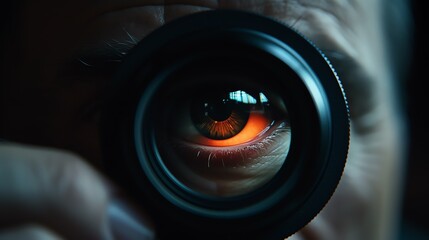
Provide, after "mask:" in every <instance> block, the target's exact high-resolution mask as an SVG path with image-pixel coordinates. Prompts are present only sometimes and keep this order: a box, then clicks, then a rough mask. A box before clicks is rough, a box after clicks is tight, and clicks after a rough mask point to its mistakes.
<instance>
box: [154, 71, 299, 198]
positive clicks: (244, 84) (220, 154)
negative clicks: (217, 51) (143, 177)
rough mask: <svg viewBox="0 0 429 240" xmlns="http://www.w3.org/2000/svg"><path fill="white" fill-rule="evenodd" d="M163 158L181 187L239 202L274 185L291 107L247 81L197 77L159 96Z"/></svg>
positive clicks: (158, 129)
mask: <svg viewBox="0 0 429 240" xmlns="http://www.w3.org/2000/svg"><path fill="white" fill-rule="evenodd" d="M158 96H159V97H158V99H159V101H157V104H158V107H157V109H159V110H160V112H158V113H157V114H159V117H158V118H157V119H158V120H157V121H158V122H157V124H156V126H157V127H156V129H155V137H156V145H157V148H158V151H159V155H160V158H161V159H162V160H161V161H162V162H163V164H164V165H165V166H166V168H167V169H168V171H169V172H170V173H171V174H170V176H172V177H173V178H174V181H176V182H177V183H179V184H180V185H182V186H183V187H184V188H186V189H188V190H191V191H194V192H198V193H202V194H207V195H210V196H216V197H228V196H237V195H242V194H245V193H249V192H251V191H253V190H255V189H258V188H259V187H261V186H262V185H264V184H266V183H267V182H268V181H269V180H270V179H272V178H273V177H274V176H275V175H276V173H277V172H278V171H279V169H280V168H281V166H282V165H283V163H284V162H285V159H286V157H287V154H288V151H289V146H290V142H291V131H290V121H289V116H288V112H287V109H286V106H285V105H286V104H285V103H284V101H283V100H282V98H281V97H280V95H279V94H277V93H276V92H275V91H273V89H267V88H266V87H263V84H260V83H259V81H256V80H255V79H252V77H250V76H239V75H234V74H231V73H228V74H215V73H211V74H209V75H206V76H204V75H203V76H202V75H199V76H192V77H189V79H187V80H183V79H182V80H181V81H178V83H177V84H171V83H170V84H168V86H166V87H164V88H163V91H160V95H158Z"/></svg>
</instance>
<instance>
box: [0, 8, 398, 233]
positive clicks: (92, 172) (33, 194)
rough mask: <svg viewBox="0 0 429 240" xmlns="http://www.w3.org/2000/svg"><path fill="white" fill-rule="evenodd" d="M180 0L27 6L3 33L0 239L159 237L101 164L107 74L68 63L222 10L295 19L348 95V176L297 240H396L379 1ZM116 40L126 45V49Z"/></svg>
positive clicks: (392, 104) (392, 134)
mask: <svg viewBox="0 0 429 240" xmlns="http://www.w3.org/2000/svg"><path fill="white" fill-rule="evenodd" d="M164 2H165V3H164ZM177 2H179V1H167V0H166V1H144V0H142V1H137V0H127V1H113V0H110V1H83V0H77V1H67V2H64V3H61V4H58V1H51V0H43V1H31V2H28V3H25V4H24V5H23V8H22V9H21V13H20V14H19V24H20V25H19V26H20V31H19V33H18V34H17V35H13V36H8V38H7V40H8V41H11V42H14V44H11V45H10V47H8V48H7V49H6V56H7V59H8V58H9V59H14V60H16V61H9V62H5V63H4V71H5V72H4V74H5V76H8V77H9V78H10V79H13V81H12V80H11V81H4V83H3V88H2V96H1V97H2V98H3V99H2V100H3V101H2V102H3V105H2V106H1V112H2V118H3V119H2V120H3V129H2V138H5V139H8V140H10V142H7V143H1V144H0V212H2V214H1V215H0V239H27V238H31V239H75V238H76V239H113V238H118V237H122V239H133V238H135V237H137V236H138V237H140V238H142V239H150V238H151V237H153V235H154V233H153V232H151V229H152V226H151V224H150V220H148V219H149V218H150V216H146V215H145V214H144V212H142V211H141V209H139V210H136V209H134V208H133V203H132V201H131V200H129V199H125V198H124V197H123V196H122V195H121V193H120V189H119V188H118V187H116V186H114V184H112V183H110V182H109V180H108V179H107V178H106V177H105V176H103V173H102V169H101V168H100V161H101V157H100V144H99V136H98V119H97V112H96V111H95V113H94V112H93V111H92V110H91V109H93V107H94V106H96V105H97V104H98V102H99V101H100V99H101V98H102V96H103V93H104V92H103V90H104V89H105V83H106V82H107V81H108V79H109V77H110V76H111V75H110V72H108V71H107V72H103V71H101V72H96V73H95V74H88V73H84V72H81V71H77V70H76V69H75V68H73V67H72V66H71V65H70V62H71V61H72V60H73V59H76V58H77V59H81V60H84V59H82V58H80V56H82V54H85V53H87V52H91V51H94V49H106V46H108V47H107V48H108V49H109V45H111V46H110V51H111V50H112V48H113V49H114V50H116V51H117V52H122V50H124V51H126V50H127V49H129V48H130V47H132V46H133V44H134V43H135V42H137V41H138V40H140V39H142V38H144V37H145V36H146V35H147V34H149V33H150V32H151V31H152V30H154V29H156V28H158V27H160V26H162V25H163V24H164V23H166V22H168V21H170V20H172V19H175V18H177V17H180V16H184V15H186V14H190V13H193V12H197V11H204V10H210V9H217V8H219V9H224V8H232V9H242V10H246V11H252V12H256V13H259V14H263V15H266V16H270V17H273V18H276V19H278V20H280V21H281V22H283V23H284V24H286V25H292V26H293V27H294V28H296V29H297V30H298V31H300V32H301V33H302V34H304V35H305V36H306V37H307V38H309V39H310V40H311V41H313V42H314V43H315V44H316V45H317V46H318V47H319V48H321V49H322V51H324V52H325V53H326V55H327V56H328V58H330V60H331V61H332V63H333V65H334V67H335V68H336V69H337V71H338V73H339V75H340V76H341V79H342V81H343V84H344V87H345V91H346V93H347V95H348V99H349V104H350V111H351V126H352V128H351V140H350V153H349V158H348V163H347V166H346V169H345V171H344V176H343V178H342V180H341V182H340V184H339V187H338V189H337V191H336V193H335V194H334V195H333V197H332V199H331V201H330V202H329V203H328V204H327V206H326V207H325V208H324V209H323V210H322V212H321V213H320V214H319V215H318V216H317V217H316V218H315V219H313V221H312V222H311V223H309V224H308V225H307V226H306V227H305V228H303V229H302V230H301V231H299V232H298V233H297V234H295V235H293V236H292V237H291V239H392V238H394V237H395V235H394V233H395V232H394V231H393V228H394V227H395V224H396V222H395V221H396V219H397V205H398V203H399V200H398V199H399V194H400V189H399V188H398V187H397V186H398V185H399V186H400V185H401V180H402V179H401V176H402V170H401V167H402V164H403V160H404V158H403V156H404V150H405V147H406V146H405V143H404V140H403V139H404V138H405V137H406V135H405V125H404V122H403V120H404V117H403V115H402V112H401V109H400V108H398V107H397V103H398V96H397V94H396V92H395V89H394V86H395V84H393V83H394V82H395V81H397V76H396V75H395V73H394V72H393V70H392V69H393V65H392V63H391V62H390V60H389V56H390V55H389V54H390V53H389V52H387V48H386V44H387V43H388V41H387V37H386V36H385V35H384V31H383V29H384V27H385V25H383V22H382V20H381V17H380V16H381V15H382V14H381V13H382V12H383V11H385V10H384V8H383V7H382V5H381V3H382V1H360V0H359V1H358V0H349V1H339V0H329V1H328V0H327V1H311V0H308V1H307V0H301V1H298V0H284V1H279V0H277V1H276V0H271V1H269V0H266V1H263V0H250V1H239V0H230V1H223V0H220V1H196V0H195V1H185V2H186V4H176V3H177ZM164 4H165V5H164ZM77 13H79V14H77ZM117 41H119V42H122V43H128V44H125V47H124V49H122V48H120V47H118V46H117V45H115V42H117ZM121 46H123V45H121ZM118 54H119V55H123V54H122V53H118ZM30 199H31V201H30ZM71 200H72V201H71ZM76 209H78V210H76ZM4 213H5V214H4ZM58 219H61V221H58ZM131 223H136V224H131ZM133 234H134V235H133ZM13 237H15V238H13Z"/></svg>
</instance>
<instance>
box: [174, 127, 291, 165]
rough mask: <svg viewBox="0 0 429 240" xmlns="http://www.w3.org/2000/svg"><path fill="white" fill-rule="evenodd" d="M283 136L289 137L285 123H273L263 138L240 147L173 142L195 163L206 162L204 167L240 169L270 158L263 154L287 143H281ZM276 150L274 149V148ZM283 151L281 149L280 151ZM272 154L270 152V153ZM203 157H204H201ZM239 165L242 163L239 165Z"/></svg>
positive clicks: (288, 130)
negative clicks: (190, 156) (269, 149)
mask: <svg viewBox="0 0 429 240" xmlns="http://www.w3.org/2000/svg"><path fill="white" fill-rule="evenodd" d="M285 135H289V136H290V126H289V123H287V122H280V123H275V124H274V125H273V126H272V127H271V129H270V130H268V132H266V133H265V134H264V135H263V136H261V137H259V138H258V139H255V140H253V141H251V142H249V143H246V144H242V146H231V147H210V146H203V145H198V144H196V143H189V142H185V141H183V140H175V142H176V143H179V144H180V148H182V150H183V151H188V152H189V151H191V152H192V153H194V154H193V155H194V157H195V160H196V161H200V160H199V159H204V160H205V161H207V164H206V166H207V167H211V166H213V164H216V165H219V166H220V165H222V166H223V167H226V166H227V165H231V166H229V167H232V168H236V167H242V168H246V167H247V163H245V162H244V161H247V162H250V161H252V160H254V159H260V158H261V157H263V156H267V155H268V156H270V157H272V156H273V155H272V154H267V152H264V151H266V150H267V148H272V147H273V146H277V148H279V147H278V145H279V144H282V143H283V144H284V143H287V144H289V142H283V141H282V140H283V137H284V136H285ZM275 150H276V148H275ZM282 151H283V149H282ZM271 152H272V151H271ZM203 156H204V157H203ZM226 158H229V159H238V158H240V159H242V161H241V162H240V161H224V159H226ZM240 163H244V164H241V165H240ZM264 163H265V162H262V161H256V162H255V163H253V164H252V165H250V166H256V165H260V164H264Z"/></svg>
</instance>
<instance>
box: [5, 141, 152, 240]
mask: <svg viewBox="0 0 429 240" xmlns="http://www.w3.org/2000/svg"><path fill="white" fill-rule="evenodd" d="M115 194H118V191H117V190H115V188H114V187H113V186H112V185H111V183H109V182H108V181H106V179H104V178H103V177H102V176H101V175H100V174H99V173H97V172H96V171H95V170H94V169H93V168H92V167H91V166H89V164H88V163H87V162H86V161H85V160H83V159H82V158H81V157H79V156H77V155H75V154H73V153H70V152H67V151H60V150H56V149H51V148H41V147H34V146H26V145H20V144H12V143H1V144H0V196H1V197H0V212H1V213H2V214H1V215H0V226H1V228H0V239H8V240H9V239H94V240H95V239H103V240H105V239H153V236H154V235H153V232H152V230H151V227H150V223H149V222H147V220H146V219H143V218H142V217H141V216H139V215H138V211H137V210H136V208H132V207H131V204H130V203H129V202H128V201H125V199H124V198H119V197H118V196H115Z"/></svg>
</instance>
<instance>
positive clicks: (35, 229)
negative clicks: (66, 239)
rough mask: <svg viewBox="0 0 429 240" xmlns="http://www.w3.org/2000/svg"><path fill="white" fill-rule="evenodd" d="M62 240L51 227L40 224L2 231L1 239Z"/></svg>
mask: <svg viewBox="0 0 429 240" xmlns="http://www.w3.org/2000/svg"><path fill="white" fill-rule="evenodd" d="M27 239H31V240H61V239H63V238H61V237H59V236H58V235H56V234H55V233H53V232H52V231H50V230H49V229H47V228H45V227H42V226H38V225H27V226H23V227H18V228H14V229H8V230H4V231H0V240H27Z"/></svg>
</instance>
